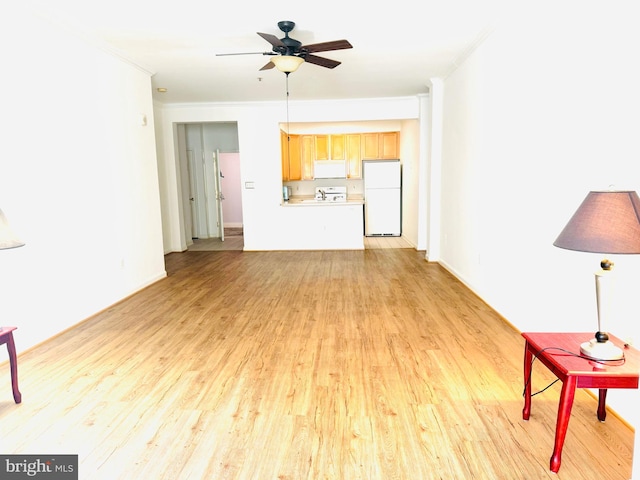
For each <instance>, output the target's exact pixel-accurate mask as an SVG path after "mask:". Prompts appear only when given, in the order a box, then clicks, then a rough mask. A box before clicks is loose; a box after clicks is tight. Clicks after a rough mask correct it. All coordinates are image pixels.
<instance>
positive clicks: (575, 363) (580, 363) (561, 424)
mask: <svg viewBox="0 0 640 480" xmlns="http://www.w3.org/2000/svg"><path fill="white" fill-rule="evenodd" d="M522 336H523V337H524V338H525V340H526V343H525V347H524V408H523V410H522V418H524V419H525V420H529V415H530V414H531V367H532V362H533V359H534V358H536V359H537V360H539V361H540V363H542V364H543V365H545V366H546V367H547V368H548V369H549V370H551V371H552V372H553V373H554V374H555V375H556V376H557V377H558V378H559V379H560V380H561V381H562V392H561V393H560V403H559V405H558V419H557V421H556V439H555V445H554V447H553V454H552V455H551V460H550V469H551V471H552V472H555V473H557V472H558V470H560V462H561V459H562V446H563V445H564V439H565V436H566V434H567V428H568V426H569V418H570V416H571V407H572V406H573V399H574V396H575V391H576V388H597V389H598V390H599V395H598V410H597V416H598V420H600V421H601V422H604V420H605V418H606V414H607V413H606V405H605V402H606V398H607V389H609V388H638V371H639V370H640V351H638V350H636V349H635V348H633V347H630V346H625V345H624V342H623V341H622V340H620V339H619V338H616V337H614V336H613V335H609V339H610V340H611V341H612V342H613V343H614V344H615V345H617V346H619V347H620V348H623V350H624V355H625V361H624V363H621V362H606V364H604V363H598V362H594V361H593V360H590V359H588V358H586V357H582V356H580V353H579V352H580V344H581V343H583V342H586V341H589V340H590V339H591V338H592V337H593V334H592V333H523V334H522ZM568 352H575V353H576V355H572V354H570V353H568Z"/></svg>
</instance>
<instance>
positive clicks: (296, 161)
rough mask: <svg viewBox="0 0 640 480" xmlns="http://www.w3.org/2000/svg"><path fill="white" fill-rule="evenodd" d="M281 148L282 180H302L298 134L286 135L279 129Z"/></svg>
mask: <svg viewBox="0 0 640 480" xmlns="http://www.w3.org/2000/svg"><path fill="white" fill-rule="evenodd" d="M280 145H281V149H282V180H283V181H285V182H286V181H291V180H302V164H301V161H300V136H299V135H288V136H287V134H286V133H285V132H283V131H282V130H281V131H280Z"/></svg>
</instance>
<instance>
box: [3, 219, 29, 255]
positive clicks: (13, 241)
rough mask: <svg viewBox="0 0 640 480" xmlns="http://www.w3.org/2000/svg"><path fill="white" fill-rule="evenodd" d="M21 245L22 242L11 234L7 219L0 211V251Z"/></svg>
mask: <svg viewBox="0 0 640 480" xmlns="http://www.w3.org/2000/svg"><path fill="white" fill-rule="evenodd" d="M23 245H24V242H23V241H22V240H20V239H19V238H18V237H17V236H16V234H15V233H13V230H11V227H10V226H9V221H8V220H7V217H6V216H5V214H4V213H3V212H2V210H1V209H0V250H4V249H6V248H16V247H21V246H23Z"/></svg>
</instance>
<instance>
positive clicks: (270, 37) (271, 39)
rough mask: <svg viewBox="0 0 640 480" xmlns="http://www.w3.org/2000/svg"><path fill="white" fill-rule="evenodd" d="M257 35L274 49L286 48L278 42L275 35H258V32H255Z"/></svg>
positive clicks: (280, 41)
mask: <svg viewBox="0 0 640 480" xmlns="http://www.w3.org/2000/svg"><path fill="white" fill-rule="evenodd" d="M257 33H258V35H260V36H261V37H262V38H264V39H265V40H266V41H267V42H269V43H270V44H271V45H273V46H274V47H283V48H287V46H286V45H285V44H284V43H282V40H280V39H279V38H278V37H276V36H275V35H271V34H270V33H260V32H257Z"/></svg>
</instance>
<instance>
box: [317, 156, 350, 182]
mask: <svg viewBox="0 0 640 480" xmlns="http://www.w3.org/2000/svg"><path fill="white" fill-rule="evenodd" d="M313 178H347V162H345V161H344V160H316V161H315V162H313Z"/></svg>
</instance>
